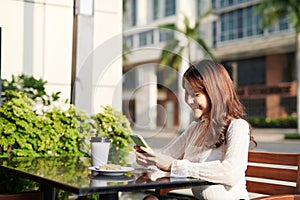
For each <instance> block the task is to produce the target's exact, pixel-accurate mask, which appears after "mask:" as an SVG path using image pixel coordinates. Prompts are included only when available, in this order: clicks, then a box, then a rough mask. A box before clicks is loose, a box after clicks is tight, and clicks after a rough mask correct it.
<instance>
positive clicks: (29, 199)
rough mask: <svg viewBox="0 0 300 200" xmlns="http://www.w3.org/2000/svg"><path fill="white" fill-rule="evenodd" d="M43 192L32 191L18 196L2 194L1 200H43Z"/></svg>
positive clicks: (0, 195)
mask: <svg viewBox="0 0 300 200" xmlns="http://www.w3.org/2000/svg"><path fill="white" fill-rule="evenodd" d="M43 199H44V196H43V192H39V191H32V192H23V193H17V194H0V200H43Z"/></svg>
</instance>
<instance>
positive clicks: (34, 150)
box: [0, 75, 132, 199]
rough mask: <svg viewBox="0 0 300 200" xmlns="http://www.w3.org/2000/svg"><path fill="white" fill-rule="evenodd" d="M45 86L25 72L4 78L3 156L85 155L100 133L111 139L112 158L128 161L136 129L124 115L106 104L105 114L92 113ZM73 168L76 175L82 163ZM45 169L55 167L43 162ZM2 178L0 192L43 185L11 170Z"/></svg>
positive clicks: (0, 127)
mask: <svg viewBox="0 0 300 200" xmlns="http://www.w3.org/2000/svg"><path fill="white" fill-rule="evenodd" d="M45 84H46V81H43V80H42V79H39V80H36V79H34V78H33V77H28V76H26V75H21V76H18V77H15V76H12V80H11V81H8V80H3V81H2V87H3V93H2V97H3V104H2V106H1V107H0V157H12V158H13V159H19V158H27V159H29V160H30V159H31V161H29V162H28V164H30V165H32V163H33V162H32V159H34V158H36V157H50V156H51V157H52V159H55V158H57V157H63V156H70V155H74V156H77V157H78V156H87V155H88V154H89V151H90V143H89V141H90V139H91V137H93V136H96V135H99V136H107V137H109V138H110V139H112V145H111V152H110V160H112V161H113V162H115V163H118V164H126V161H127V156H128V154H129V152H130V150H131V147H130V145H129V144H130V143H131V142H130V139H129V135H130V134H131V133H132V130H131V127H130V123H129V121H128V120H127V118H126V117H125V115H123V114H122V113H121V112H117V111H116V110H114V109H113V108H112V107H110V106H107V107H103V113H98V114H96V115H95V116H89V115H88V114H87V113H85V112H83V111H81V110H79V109H77V108H76V107H75V106H74V105H72V104H69V103H67V102H62V101H60V98H59V93H60V92H57V93H54V94H52V95H48V94H47V93H46V92H45ZM65 164H68V162H67V161H66V162H65ZM57 167H59V165H57V166H56V167H53V170H54V169H55V168H57ZM71 167H72V169H73V168H74V169H75V171H74V173H75V172H76V167H78V166H71ZM45 170H46V171H45V173H51V171H52V168H49V167H47V166H45ZM87 171H88V170H87ZM68 174H70V172H68ZM0 177H1V181H0V188H1V189H0V193H6V192H12V193H15V192H22V191H28V190H37V189H38V188H39V184H38V183H35V182H32V181H29V180H26V179H22V178H19V177H16V176H12V175H9V174H0ZM64 178H66V177H64ZM70 178H73V176H72V173H71V174H70ZM56 195H57V199H68V196H69V193H68V192H64V191H61V190H57V194H56ZM98 198H99V195H89V196H87V197H86V198H85V199H98Z"/></svg>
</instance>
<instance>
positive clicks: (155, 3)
mask: <svg viewBox="0 0 300 200" xmlns="http://www.w3.org/2000/svg"><path fill="white" fill-rule="evenodd" d="M158 13H159V2H158V0H153V20H156V19H158Z"/></svg>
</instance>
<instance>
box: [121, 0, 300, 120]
mask: <svg viewBox="0 0 300 200" xmlns="http://www.w3.org/2000/svg"><path fill="white" fill-rule="evenodd" d="M259 3H260V1H259V0H211V1H208V0H163V1H158V0H127V1H126V6H127V8H128V11H129V12H128V13H130V14H128V15H125V16H126V17H124V20H125V25H124V27H125V32H124V42H125V43H126V45H127V51H125V52H128V54H127V56H128V58H127V60H126V62H125V63H124V66H123V73H124V74H125V79H124V84H123V104H127V105H129V106H128V107H127V108H128V109H127V110H124V112H125V113H127V115H128V116H129V117H130V118H132V121H133V123H135V122H136V121H138V119H136V118H137V117H138V115H139V114H138V113H137V110H136V109H138V107H139V104H136V99H137V97H136V96H134V95H128V93H130V91H132V90H135V89H136V88H137V87H136V86H137V82H136V81H137V79H138V77H137V73H128V74H127V72H130V71H134V69H135V70H138V69H139V68H141V66H146V65H151V66H152V67H153V71H155V73H156V80H157V96H156V97H155V98H156V99H157V102H156V103H157V106H156V108H157V109H156V125H158V126H174V125H175V126H176V125H179V123H180V119H179V110H178V104H179V102H180V99H179V97H180V95H178V90H180V89H179V86H178V84H176V81H178V80H176V81H175V82H173V84H167V83H166V81H167V79H168V78H167V77H169V76H170V75H171V74H172V72H173V71H172V70H171V71H170V70H166V69H165V70H161V69H160V67H159V64H158V63H159V58H160V52H161V49H162V48H163V46H164V45H165V44H166V41H168V40H169V39H172V38H174V37H175V38H176V37H181V36H180V34H178V33H176V32H172V31H169V32H168V31H162V30H160V29H158V28H157V27H158V25H160V24H166V23H174V24H176V25H177V26H178V27H183V26H182V15H185V16H187V17H188V18H189V19H190V21H194V20H196V19H197V18H198V17H199V16H201V14H203V13H204V12H205V11H207V10H208V9H212V11H213V13H214V17H212V19H211V20H207V21H205V20H204V21H203V23H202V24H201V26H200V30H199V33H201V37H202V38H203V39H204V40H205V42H206V44H207V45H208V46H209V47H210V48H211V50H212V52H213V54H214V55H215V57H216V58H217V59H219V62H221V63H222V64H224V66H225V67H226V68H227V70H228V72H229V74H230V75H231V77H232V79H233V81H234V83H235V84H236V86H237V89H238V92H239V95H240V98H241V100H242V102H243V103H244V105H245V107H246V110H247V114H248V116H249V117H270V118H277V117H284V116H288V115H295V114H296V112H297V109H296V99H297V97H296V96H297V94H296V93H297V90H296V87H297V82H296V78H297V77H296V64H295V52H296V33H295V30H294V29H293V28H292V27H291V25H290V24H289V23H288V21H287V19H282V20H280V22H279V23H277V24H276V25H275V26H274V27H272V28H269V29H263V28H262V27H261V25H260V21H261V16H260V15H259V14H258V13H257V12H256V10H255V7H256V5H257V4H259ZM183 45H184V44H183ZM191 52H193V53H192V55H191V61H193V62H194V61H197V60H201V59H203V51H202V49H201V48H199V47H197V44H196V45H194V47H193V49H192V51H191ZM165 68H167V67H165ZM173 73H174V72H173ZM179 73H180V72H179ZM177 79H178V78H177ZM174 83H175V84H174ZM149 108H151V106H150V105H149ZM144 113H145V112H144ZM146 113H147V112H146ZM153 120H154V119H152V121H153ZM144 122H145V121H144Z"/></svg>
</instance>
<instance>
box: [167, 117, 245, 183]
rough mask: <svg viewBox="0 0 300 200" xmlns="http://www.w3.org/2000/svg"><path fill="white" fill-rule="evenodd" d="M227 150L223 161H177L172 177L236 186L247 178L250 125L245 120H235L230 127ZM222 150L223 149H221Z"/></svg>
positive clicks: (174, 163) (173, 167) (173, 166)
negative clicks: (243, 177)
mask: <svg viewBox="0 0 300 200" xmlns="http://www.w3.org/2000/svg"><path fill="white" fill-rule="evenodd" d="M226 137H227V140H226V145H227V149H226V152H225V156H224V159H223V160H215V161H209V162H203V163H192V162H190V161H188V160H175V161H174V162H173V164H172V168H171V176H181V177H194V178H200V179H203V180H207V181H210V182H214V183H221V184H226V185H234V184H235V183H236V182H237V181H238V180H240V178H242V176H245V170H246V168H247V160H248V149H249V141H250V136H249V124H248V123H247V122H246V121H245V120H243V119H237V120H233V121H232V123H231V124H230V125H229V127H228V131H227V136H226ZM220 148H221V147H220Z"/></svg>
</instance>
